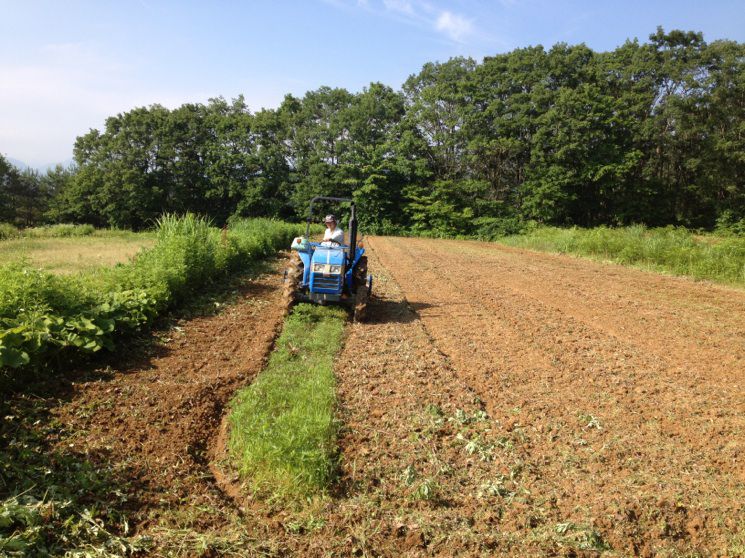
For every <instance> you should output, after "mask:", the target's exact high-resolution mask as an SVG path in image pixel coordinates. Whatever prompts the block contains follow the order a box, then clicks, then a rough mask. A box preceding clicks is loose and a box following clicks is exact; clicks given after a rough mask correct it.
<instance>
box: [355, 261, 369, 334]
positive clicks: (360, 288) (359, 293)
mask: <svg viewBox="0 0 745 558" xmlns="http://www.w3.org/2000/svg"><path fill="white" fill-rule="evenodd" d="M354 286H355V293H354V321H355V322H362V321H364V320H365V315H366V313H367V302H368V301H369V299H370V289H369V287H368V284H367V256H362V257H361V258H360V261H359V262H357V267H355V268H354Z"/></svg>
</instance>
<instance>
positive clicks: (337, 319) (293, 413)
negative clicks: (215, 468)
mask: <svg viewBox="0 0 745 558" xmlns="http://www.w3.org/2000/svg"><path fill="white" fill-rule="evenodd" d="M345 317H346V314H345V312H344V311H343V310H342V309H341V308H338V307H323V306H317V305H310V304H299V305H297V306H296V307H295V309H294V311H293V313H292V314H291V315H290V316H289V317H288V318H287V320H286V322H285V325H284V330H283V331H282V335H281V336H280V337H279V339H278V341H277V344H276V348H275V350H274V352H273V353H272V355H271V357H270V359H269V363H268V365H267V367H266V369H265V370H264V371H263V372H262V373H261V374H260V375H259V376H258V378H257V379H256V380H255V381H254V382H253V383H252V384H251V385H250V386H248V387H246V388H244V389H243V390H241V391H240V392H239V393H238V395H237V396H236V397H235V399H234V400H233V402H232V408H231V414H230V438H229V442H228V443H229V449H230V452H231V455H232V456H233V459H234V463H235V464H236V467H237V469H238V471H239V473H240V475H241V478H242V479H243V480H245V481H246V484H247V485H248V487H249V488H250V490H252V492H254V493H255V494H258V495H260V496H262V497H264V498H266V499H268V500H296V501H299V500H302V499H304V498H310V497H312V496H314V495H317V494H322V493H323V492H324V490H325V489H326V488H327V487H328V485H329V484H330V483H331V481H332V480H333V477H334V475H335V472H336V437H337V430H338V424H337V421H336V419H335V418H334V413H335V409H336V380H335V378H334V373H333V364H334V357H335V356H336V354H337V353H338V352H339V349H340V347H341V344H342V333H343V330H344V321H345Z"/></svg>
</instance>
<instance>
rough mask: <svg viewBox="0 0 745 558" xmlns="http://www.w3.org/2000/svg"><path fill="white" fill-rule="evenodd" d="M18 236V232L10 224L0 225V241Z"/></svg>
mask: <svg viewBox="0 0 745 558" xmlns="http://www.w3.org/2000/svg"><path fill="white" fill-rule="evenodd" d="M20 234H21V233H20V231H19V230H18V229H17V228H16V227H15V226H13V225H11V224H10V223H0V240H9V239H11V238H18V237H19V236H20Z"/></svg>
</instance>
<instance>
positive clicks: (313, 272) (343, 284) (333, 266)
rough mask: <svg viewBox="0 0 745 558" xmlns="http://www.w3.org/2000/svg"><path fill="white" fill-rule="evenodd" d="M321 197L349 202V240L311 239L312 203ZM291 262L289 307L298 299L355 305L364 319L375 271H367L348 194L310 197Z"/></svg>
mask: <svg viewBox="0 0 745 558" xmlns="http://www.w3.org/2000/svg"><path fill="white" fill-rule="evenodd" d="M319 201H330V202H341V203H349V205H350V217H349V229H348V233H349V237H348V240H349V243H348V244H337V243H332V242H311V241H310V225H311V222H312V221H313V204H314V203H316V202H319ZM292 252H293V253H292V258H291V260H290V266H289V267H288V268H287V271H285V288H284V297H285V303H286V305H287V308H288V309H289V308H290V307H291V306H292V305H293V304H294V303H295V302H299V301H305V302H313V303H317V304H327V303H329V302H334V303H342V304H347V305H349V306H353V307H354V319H355V320H357V321H362V320H364V318H365V311H366V310H367V301H368V300H369V297H370V293H371V292H372V275H368V274H367V256H365V248H364V247H363V245H362V242H360V243H358V242H357V217H356V216H355V205H354V201H352V200H351V199H348V198H330V197H325V196H317V197H315V198H313V199H312V200H310V207H309V209H308V224H307V226H306V229H305V236H301V237H298V238H296V239H295V240H294V241H293V243H292Z"/></svg>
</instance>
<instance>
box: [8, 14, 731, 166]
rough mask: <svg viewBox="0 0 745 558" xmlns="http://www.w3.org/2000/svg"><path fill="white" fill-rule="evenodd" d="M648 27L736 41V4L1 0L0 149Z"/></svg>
mask: <svg viewBox="0 0 745 558" xmlns="http://www.w3.org/2000/svg"><path fill="white" fill-rule="evenodd" d="M657 25H662V26H663V27H664V28H665V29H667V30H669V29H673V28H679V29H685V30H696V31H702V32H703V33H704V36H705V38H706V40H707V41H713V40H716V39H721V38H726V39H734V40H737V41H740V42H745V0H710V1H708V2H704V1H692V0H679V1H667V0H665V1H654V0H647V1H637V0H630V1H624V2H610V1H603V0H594V1H589V0H588V1H585V0H569V1H558V0H557V1H550V0H493V1H486V0H450V1H445V0H304V1H301V0H288V1H280V0H275V1H274V2H271V1H260V0H256V1H252V2H249V1H244V2H239V1H210V2H207V1H204V2H189V1H178V2H177V1H165V0H139V1H138V0H130V1H120V2H114V1H106V0H97V1H93V0H91V1H75V0H67V1H64V2H63V1H60V0H54V1H46V2H43V1H35V0H25V1H21V0H19V1H7V0H0V53H1V54H2V56H0V153H3V154H5V155H7V156H10V157H14V158H17V159H21V160H23V161H26V162H28V163H30V164H32V165H42V164H45V163H52V162H57V161H63V160H65V159H68V158H69V157H70V156H71V154H72V146H73V143H74V141H75V137H76V136H78V135H80V134H82V133H85V132H86V131H87V130H88V129H89V128H101V127H102V126H103V123H104V120H105V118H106V117H107V116H109V115H112V114H116V113H117V112H121V111H125V110H128V109H130V108H133V107H135V106H142V105H149V104H153V103H160V104H163V105H165V106H168V107H175V106H178V105H180V104H181V103H183V102H204V101H206V100H207V99H208V98H210V97H215V96H219V95H222V96H224V97H226V98H231V97H235V96H237V95H238V94H240V93H243V94H244V95H245V97H246V99H247V101H248V103H249V106H250V107H251V108H252V109H259V108H261V107H276V106H277V105H278V104H279V103H280V102H281V100H282V97H283V96H284V94H285V93H293V94H296V95H302V94H303V93H304V92H305V91H307V90H309V89H315V88H317V87H320V86H321V85H330V86H338V87H346V88H347V89H350V90H352V91H358V90H360V89H361V88H362V87H364V86H365V85H366V84H368V83H370V82H371V81H382V82H384V83H386V84H388V85H391V86H393V87H395V88H398V87H400V85H401V84H402V83H403V81H404V80H405V79H406V78H407V77H408V76H409V75H410V74H412V73H416V72H417V71H418V70H419V69H420V68H421V66H422V65H423V64H424V63H425V62H428V61H434V60H447V59H448V58H450V57H451V56H458V55H465V56H472V57H474V58H476V59H481V58H483V57H484V56H486V55H490V54H495V53H499V52H507V51H509V50H512V49H514V48H516V47H523V46H528V45H535V44H543V45H545V46H550V45H553V44H554V43H556V42H560V41H563V42H567V43H570V44H576V43H582V42H584V43H586V44H587V45H588V46H590V47H591V48H593V49H595V50H611V49H613V48H615V47H616V46H618V45H619V44H622V43H623V42H624V41H625V39H626V38H634V37H637V38H639V39H640V40H646V38H647V37H648V35H649V34H650V33H652V32H653V31H654V30H655V28H656V27H657Z"/></svg>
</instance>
